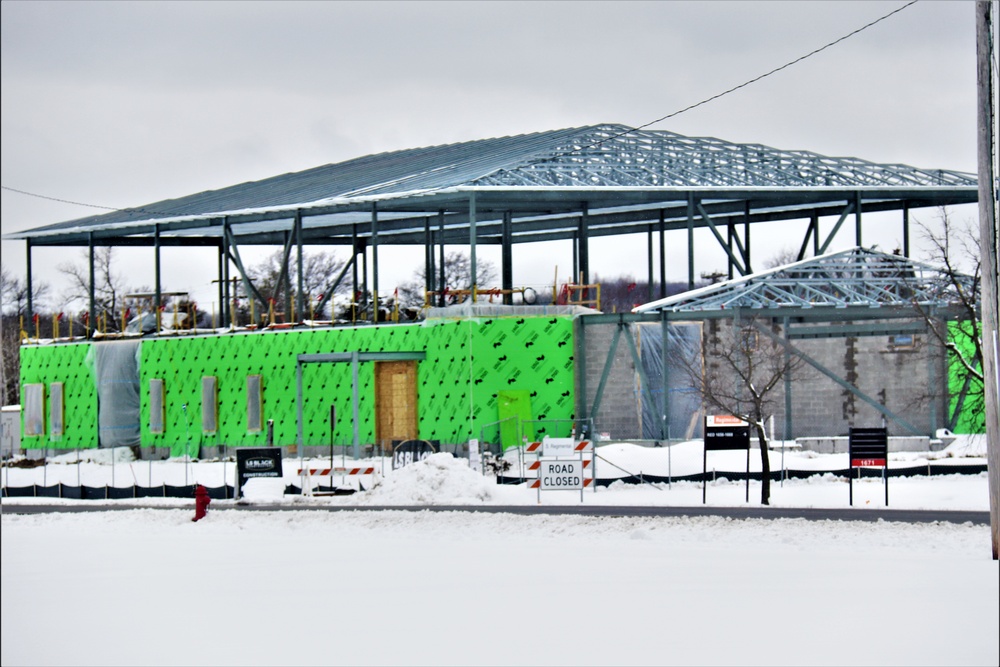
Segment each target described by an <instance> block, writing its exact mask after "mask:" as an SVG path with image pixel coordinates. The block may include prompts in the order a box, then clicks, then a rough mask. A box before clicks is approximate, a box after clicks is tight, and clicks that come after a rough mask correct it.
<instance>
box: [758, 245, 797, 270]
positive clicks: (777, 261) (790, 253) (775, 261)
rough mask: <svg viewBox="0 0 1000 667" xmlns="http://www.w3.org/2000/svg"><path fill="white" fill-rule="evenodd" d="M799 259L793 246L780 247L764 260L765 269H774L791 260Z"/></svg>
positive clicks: (789, 262) (791, 261)
mask: <svg viewBox="0 0 1000 667" xmlns="http://www.w3.org/2000/svg"><path fill="white" fill-rule="evenodd" d="M797 261H799V253H798V251H797V250H795V248H788V247H785V248H782V249H781V250H778V251H777V252H776V253H774V254H773V255H771V257H769V258H768V259H766V260H764V268H765V269H776V268H778V267H779V266H784V265H785V264H791V263H793V262H797Z"/></svg>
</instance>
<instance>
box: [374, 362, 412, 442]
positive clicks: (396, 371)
mask: <svg viewBox="0 0 1000 667" xmlns="http://www.w3.org/2000/svg"><path fill="white" fill-rule="evenodd" d="M417 435H418V432H417V362H416V361H377V362H375V438H376V440H377V441H378V442H379V444H381V446H382V450H383V451H384V452H387V453H388V452H391V451H392V441H393V440H414V439H416V438H417Z"/></svg>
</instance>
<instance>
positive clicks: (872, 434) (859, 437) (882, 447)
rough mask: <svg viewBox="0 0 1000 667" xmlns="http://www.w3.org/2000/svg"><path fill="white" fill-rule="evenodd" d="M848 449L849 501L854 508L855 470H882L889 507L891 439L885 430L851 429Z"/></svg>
mask: <svg viewBox="0 0 1000 667" xmlns="http://www.w3.org/2000/svg"><path fill="white" fill-rule="evenodd" d="M847 449H848V452H849V455H850V458H851V465H850V468H849V469H848V475H847V488H848V500H849V502H850V504H851V507H854V469H855V468H882V482H883V484H884V485H885V506H886V507H888V506H889V437H888V434H887V432H886V430H885V429H884V428H851V429H850V430H849V431H848V439H847Z"/></svg>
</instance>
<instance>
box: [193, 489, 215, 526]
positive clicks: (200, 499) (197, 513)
mask: <svg viewBox="0 0 1000 667" xmlns="http://www.w3.org/2000/svg"><path fill="white" fill-rule="evenodd" d="M210 502H212V499H211V498H209V497H208V489H206V488H205V487H204V486H202V485H201V484H199V485H198V486H196V487H194V518H193V519H191V520H192V521H197V520H198V519H204V518H205V515H206V514H208V504H209V503H210Z"/></svg>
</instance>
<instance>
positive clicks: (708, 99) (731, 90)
mask: <svg viewBox="0 0 1000 667" xmlns="http://www.w3.org/2000/svg"><path fill="white" fill-rule="evenodd" d="M917 1H918V0H910V2H908V3H906V4H905V5H903V6H902V7H898V8H896V9H894V10H892V11H891V12H889V13H888V14H886V15H885V16H882V17H880V18H877V19H875V20H874V21H871V22H870V23H866V24H865V25H863V26H861V27H860V28H858V29H856V30H853V31H852V32H849V33H847V34H846V35H844V36H843V37H840V38H839V39H835V40H833V41H832V42H830V43H829V44H825V45H824V46H821V47H819V48H818V49H814V50H812V51H810V52H809V53H807V54H805V55H804V56H799V57H798V58H796V59H795V60H792V61H789V62H787V63H785V64H784V65H782V66H780V67H775V68H774V69H772V70H771V71H770V72H766V73H765V74H761V75H759V76H755V77H754V78H752V79H749V80H747V81H744V82H743V83H741V84H740V85H738V86H733V87H732V88H729V89H728V90H724V91H722V92H721V93H717V94H715V95H712V96H711V97H706V98H705V99H703V100H702V101H700V102H695V103H694V104H691V105H688V106H686V107H684V108H683V109H680V110H678V111H674V112H673V113H669V114H667V115H666V116H661V117H660V118H657V119H656V120H651V121H649V122H648V123H644V124H642V125H639V126H637V127H633V128H629V129H628V130H627V131H625V132H620V133H618V134H615V135H613V136H610V137H607V138H606V139H601V140H600V141H597V142H594V143H593V144H591V145H590V146H586V147H585V148H597V147H598V146H600V145H601V144H603V143H605V142H607V141H611V140H612V139H617V138H618V137H621V136H624V135H626V134H628V133H630V132H635V131H636V130H643V129H645V128H647V127H649V126H651V125H656V124H657V123H661V122H663V121H665V120H668V119H670V118H674V117H675V116H679V115H681V114H682V113H684V112H686V111H691V110H692V109H697V108H698V107H700V106H702V105H704V104H708V103H709V102H712V101H714V100H717V99H719V98H720V97H724V96H725V95H728V94H730V93H734V92H736V91H737V90H739V89H741V88H745V87H747V86H749V85H750V84H752V83H757V82H758V81H760V80H761V79H765V78H767V77H769V76H771V75H772V74H777V73H778V72H780V71H781V70H783V69H788V68H789V67H791V66H792V65H796V64H798V63H800V62H802V61H803V60H805V59H806V58H811V57H812V56H814V55H816V54H818V53H820V52H822V51H825V50H826V49H829V48H830V47H831V46H835V45H837V44H839V43H841V42H843V41H844V40H846V39H850V38H851V37H853V36H854V35H857V34H858V33H860V32H863V31H865V30H867V29H868V28H871V27H872V26H874V25H875V24H877V23H881V22H882V21H884V20H886V19H887V18H889V17H890V16H893V15H894V14H898V13H899V12H901V11H903V10H904V9H906V8H908V7H910V6H912V5H915V4H917Z"/></svg>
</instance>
